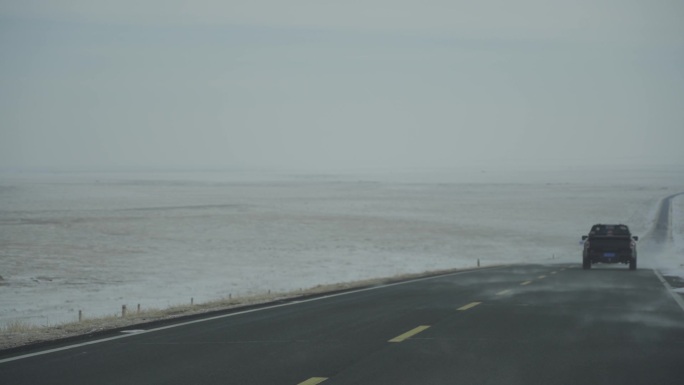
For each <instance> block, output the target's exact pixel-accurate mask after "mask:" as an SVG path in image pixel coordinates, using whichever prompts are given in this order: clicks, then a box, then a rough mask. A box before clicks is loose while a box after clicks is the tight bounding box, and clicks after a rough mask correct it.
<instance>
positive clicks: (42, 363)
mask: <svg viewBox="0 0 684 385" xmlns="http://www.w3.org/2000/svg"><path fill="white" fill-rule="evenodd" d="M36 353H40V352H36ZM22 354H24V355H26V352H24V353H22ZM682 381H684V309H683V308H681V306H680V305H679V304H678V303H677V302H676V301H675V300H674V299H673V296H672V295H671V294H670V293H669V292H668V291H667V290H666V288H665V287H664V286H663V283H662V282H661V281H660V279H659V277H658V276H657V275H656V274H655V273H654V271H652V270H648V269H639V270H637V271H629V270H628V269H627V268H626V267H625V266H622V265H619V266H598V267H596V268H594V269H592V270H589V271H583V270H581V268H580V264H579V262H578V263H577V264H573V265H530V266H511V267H501V268H493V269H482V270H474V271H468V272H462V273H458V274H454V275H448V276H442V277H437V278H431V279H424V280H419V281H414V282H408V283H403V284H397V285H391V286H386V287H381V288H373V289H370V290H364V291H358V292H353V293H347V294H343V295H335V296H331V297H327V298H321V299H315V300H307V301H301V302H298V303H291V304H283V305H280V306H277V307H272V308H264V309H258V310H253V311H249V312H245V313H237V314H232V315H225V316H221V317H217V318H213V319H209V320H203V321H195V322H192V323H187V324H184V325H178V326H173V327H167V328H162V329H158V330H148V331H145V332H139V333H133V334H123V333H122V334H120V335H117V336H115V337H114V338H113V339H109V340H106V341H102V342H97V343H90V342H86V343H85V344H82V345H79V346H75V347H68V348H66V349H64V350H58V351H52V352H48V353H45V354H38V355H33V356H28V357H26V356H23V357H22V356H19V357H17V356H15V357H7V356H5V357H0V384H16V385H19V384H32V385H34V384H69V385H73V384H88V385H92V384H126V385H131V384H182V385H188V384H292V385H296V384H307V385H311V384H317V383H323V384H325V385H333V384H392V385H397V384H525V385H533V384H544V385H549V384H575V383H585V384H623V385H624V384H648V385H652V384H681V383H682Z"/></svg>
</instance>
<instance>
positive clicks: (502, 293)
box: [496, 289, 513, 295]
mask: <svg viewBox="0 0 684 385" xmlns="http://www.w3.org/2000/svg"><path fill="white" fill-rule="evenodd" d="M512 291H513V290H511V289H506V290H502V291H500V292H498V293H496V295H505V294H508V293H510V292H512Z"/></svg>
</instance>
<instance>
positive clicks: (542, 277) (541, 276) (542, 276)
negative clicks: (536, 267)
mask: <svg viewBox="0 0 684 385" xmlns="http://www.w3.org/2000/svg"><path fill="white" fill-rule="evenodd" d="M537 278H539V279H544V278H546V276H545V275H540V276H539V277H537Z"/></svg>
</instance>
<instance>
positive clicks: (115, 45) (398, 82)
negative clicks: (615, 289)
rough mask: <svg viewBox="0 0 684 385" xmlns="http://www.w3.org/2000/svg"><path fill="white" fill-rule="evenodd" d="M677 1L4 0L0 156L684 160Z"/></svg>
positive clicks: (115, 160)
mask: <svg viewBox="0 0 684 385" xmlns="http://www.w3.org/2000/svg"><path fill="white" fill-rule="evenodd" d="M682 20H684V2H683V1H681V0H666V1H661V0H634V1H624V0H608V1H601V0H573V1H551V0H517V1H511V0H493V1H492V0H482V1H458V0H444V1H442V0H421V1H403V0H391V1H390V0H363V1H360V0H358V1H357V0H346V1H336V0H310V1H283V0H268V1H258V0H252V1H233V0H194V1H181V0H163V1H162V0H153V1H140V0H136V1H133V0H117V1H94V0H2V1H0V55H1V57H0V168H4V169H8V168H9V169H22V168H36V167H57V168H72V167H78V168H108V169H111V168H119V167H121V168H131V167H143V168H150V167H152V168H166V167H168V168H176V167H181V168H204V167H211V168H224V167H226V168H235V167H283V168H298V169H301V168H316V169H340V168H365V167H370V168H386V167H432V166H439V167H452V166H463V165H468V164H476V163H482V162H490V163H494V164H496V163H497V162H498V163H501V164H504V163H505V164H508V163H511V162H523V163H530V162H540V163H561V164H563V163H565V164H579V163H587V162H591V163H596V162H605V163H611V164H614V163H627V164H639V163H649V164H653V163H677V164H682V165H684V148H683V147H684V23H683V22H682Z"/></svg>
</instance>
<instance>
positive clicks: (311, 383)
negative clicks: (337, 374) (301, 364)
mask: <svg viewBox="0 0 684 385" xmlns="http://www.w3.org/2000/svg"><path fill="white" fill-rule="evenodd" d="M325 380H327V378H326V377H311V378H309V379H308V380H306V381H304V382H300V383H299V384H297V385H316V384H320V383H321V382H323V381H325Z"/></svg>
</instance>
